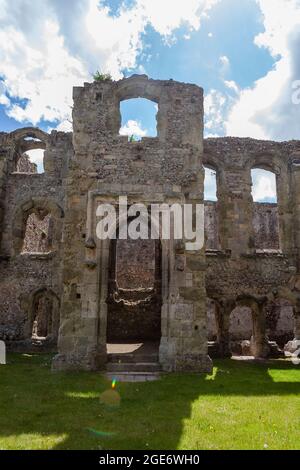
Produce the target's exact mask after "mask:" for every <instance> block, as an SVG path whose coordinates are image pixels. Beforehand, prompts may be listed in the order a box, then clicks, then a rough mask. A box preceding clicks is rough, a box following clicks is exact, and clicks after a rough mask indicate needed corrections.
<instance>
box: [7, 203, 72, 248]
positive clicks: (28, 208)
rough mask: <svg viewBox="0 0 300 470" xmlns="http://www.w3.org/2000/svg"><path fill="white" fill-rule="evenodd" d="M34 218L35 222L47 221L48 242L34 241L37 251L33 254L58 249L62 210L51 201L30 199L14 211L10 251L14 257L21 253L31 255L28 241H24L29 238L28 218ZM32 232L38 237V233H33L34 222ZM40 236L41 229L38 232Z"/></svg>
mask: <svg viewBox="0 0 300 470" xmlns="http://www.w3.org/2000/svg"><path fill="white" fill-rule="evenodd" d="M32 217H34V218H35V219H36V220H37V221H41V222H43V221H44V222H47V220H48V224H47V225H48V227H47V235H48V237H49V239H48V240H46V241H45V240H43V239H42V238H43V237H41V240H36V243H35V242H34V244H33V245H34V246H35V247H36V249H37V251H36V250H34V252H35V253H48V252H53V251H56V250H57V249H58V247H59V242H60V238H61V231H62V221H63V220H62V219H63V217H64V213H63V210H62V209H61V207H59V206H58V204H56V203H55V202H53V201H50V200H49V199H43V198H32V199H30V200H29V201H27V202H24V203H22V204H21V205H20V206H19V208H18V209H17V210H16V212H15V215H14V218H13V224H12V251H13V254H14V255H18V254H20V253H22V252H24V253H32V252H33V251H32V250H31V249H30V245H31V244H30V240H29V239H28V240H26V237H27V236H28V237H29V238H30V230H29V227H28V221H29V220H30V218H32ZM45 227H46V223H45ZM31 229H32V232H33V235H37V236H38V235H39V233H36V234H35V233H34V231H35V228H34V221H33V223H32V227H31ZM37 232H41V233H40V235H42V232H43V230H42V228H40V230H39V231H37ZM24 244H26V246H27V248H26V249H25V250H24ZM39 246H40V247H42V249H38V247H39Z"/></svg>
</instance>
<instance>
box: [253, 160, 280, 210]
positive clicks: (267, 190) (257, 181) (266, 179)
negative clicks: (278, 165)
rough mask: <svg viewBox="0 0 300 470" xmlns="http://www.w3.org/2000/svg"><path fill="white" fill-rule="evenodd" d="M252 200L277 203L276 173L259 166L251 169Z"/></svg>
mask: <svg viewBox="0 0 300 470" xmlns="http://www.w3.org/2000/svg"><path fill="white" fill-rule="evenodd" d="M251 177H252V197H253V202H260V203H272V204H276V203H277V190H276V175H275V173H272V172H271V171H267V170H263V169H261V168H253V169H252V170H251Z"/></svg>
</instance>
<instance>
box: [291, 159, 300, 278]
mask: <svg viewBox="0 0 300 470" xmlns="http://www.w3.org/2000/svg"><path fill="white" fill-rule="evenodd" d="M299 161H300V154H299V155H295V156H294V157H293V160H292V162H295V164H293V163H292V165H291V173H292V178H291V181H292V200H293V210H294V214H293V215H294V217H293V223H294V226H293V229H294V230H293V232H294V247H295V251H296V262H297V273H298V274H300V191H299V187H300V165H299V163H297V162H299Z"/></svg>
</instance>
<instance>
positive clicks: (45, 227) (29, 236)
mask: <svg viewBox="0 0 300 470" xmlns="http://www.w3.org/2000/svg"><path fill="white" fill-rule="evenodd" d="M52 234H53V219H52V217H51V214H49V213H47V214H44V213H43V211H40V212H39V211H35V212H32V213H31V214H29V216H28V217H27V221H26V229H25V236H24V242H23V248H22V253H49V252H50V251H51V249H52Z"/></svg>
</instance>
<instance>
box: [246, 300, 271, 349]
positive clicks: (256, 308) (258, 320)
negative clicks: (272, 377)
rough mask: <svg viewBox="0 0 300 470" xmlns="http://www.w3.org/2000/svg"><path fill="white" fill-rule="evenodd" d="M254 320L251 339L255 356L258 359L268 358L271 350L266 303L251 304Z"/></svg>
mask: <svg viewBox="0 0 300 470" xmlns="http://www.w3.org/2000/svg"><path fill="white" fill-rule="evenodd" d="M250 308H251V310H252V318H253V337H252V338H251V342H252V350H253V355H254V357H256V358H264V357H268V355H269V352H270V348H269V346H268V340H267V336H266V312H265V303H263V302H251V307H250Z"/></svg>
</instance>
